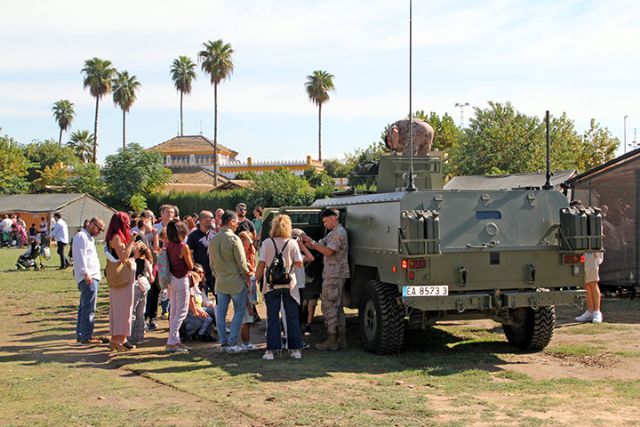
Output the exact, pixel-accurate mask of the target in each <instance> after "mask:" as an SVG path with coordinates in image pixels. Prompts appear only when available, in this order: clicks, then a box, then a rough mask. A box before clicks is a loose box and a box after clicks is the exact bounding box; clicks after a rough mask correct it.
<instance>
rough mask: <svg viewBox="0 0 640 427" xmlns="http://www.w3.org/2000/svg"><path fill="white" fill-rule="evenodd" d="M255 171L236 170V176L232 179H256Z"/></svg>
mask: <svg viewBox="0 0 640 427" xmlns="http://www.w3.org/2000/svg"><path fill="white" fill-rule="evenodd" d="M256 176H257V175H256V173H255V172H251V171H249V172H238V173H237V174H236V176H235V177H234V178H233V179H242V180H247V181H253V180H255V179H256Z"/></svg>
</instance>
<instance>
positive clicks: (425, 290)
mask: <svg viewBox="0 0 640 427" xmlns="http://www.w3.org/2000/svg"><path fill="white" fill-rule="evenodd" d="M447 295H449V287H448V286H445V285H442V286H403V287H402V296H403V297H442V296H447Z"/></svg>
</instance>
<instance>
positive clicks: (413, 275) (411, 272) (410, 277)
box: [409, 271, 416, 280]
mask: <svg viewBox="0 0 640 427" xmlns="http://www.w3.org/2000/svg"><path fill="white" fill-rule="evenodd" d="M415 278H416V273H415V272H413V271H410V272H409V280H413V279H415Z"/></svg>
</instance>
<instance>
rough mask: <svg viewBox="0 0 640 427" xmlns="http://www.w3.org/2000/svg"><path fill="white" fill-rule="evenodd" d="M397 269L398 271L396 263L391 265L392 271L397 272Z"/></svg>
mask: <svg viewBox="0 0 640 427" xmlns="http://www.w3.org/2000/svg"><path fill="white" fill-rule="evenodd" d="M396 271H398V267H396V266H395V265H392V266H391V272H392V273H395V272H396Z"/></svg>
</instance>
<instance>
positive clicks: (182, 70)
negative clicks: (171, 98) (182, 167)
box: [170, 56, 196, 136]
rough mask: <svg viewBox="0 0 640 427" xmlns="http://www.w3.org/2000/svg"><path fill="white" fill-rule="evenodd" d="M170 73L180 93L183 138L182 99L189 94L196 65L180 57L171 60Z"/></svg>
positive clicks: (181, 132) (182, 132) (185, 57)
mask: <svg viewBox="0 0 640 427" xmlns="http://www.w3.org/2000/svg"><path fill="white" fill-rule="evenodd" d="M170 71H171V79H172V80H173V84H174V86H175V87H176V90H177V91H178V92H180V136H183V135H184V126H183V121H182V99H183V98H184V95H185V94H186V95H189V94H190V93H191V84H192V82H193V81H194V80H195V79H196V64H194V62H193V61H192V60H191V58H189V57H188V56H180V57H178V58H177V59H174V60H173V64H171V68H170Z"/></svg>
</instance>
